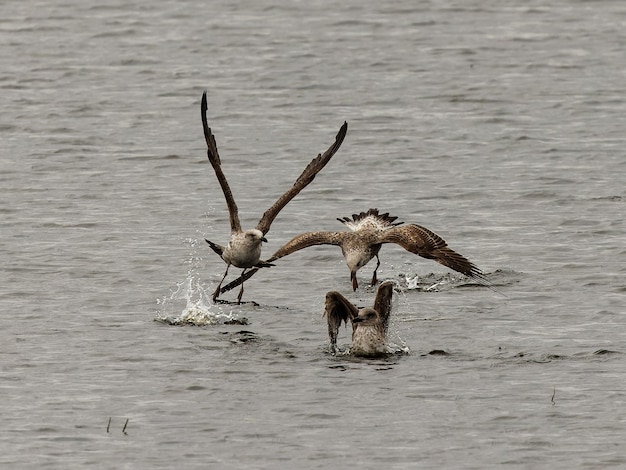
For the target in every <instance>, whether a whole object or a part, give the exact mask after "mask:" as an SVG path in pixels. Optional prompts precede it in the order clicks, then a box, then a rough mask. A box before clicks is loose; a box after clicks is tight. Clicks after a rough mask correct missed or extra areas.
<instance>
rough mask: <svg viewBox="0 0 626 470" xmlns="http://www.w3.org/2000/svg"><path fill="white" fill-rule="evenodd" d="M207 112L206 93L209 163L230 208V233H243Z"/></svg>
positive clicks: (203, 107)
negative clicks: (208, 121) (208, 122)
mask: <svg viewBox="0 0 626 470" xmlns="http://www.w3.org/2000/svg"><path fill="white" fill-rule="evenodd" d="M206 111H207V103H206V91H205V92H204V93H202V103H201V104H200V114H201V116H202V128H203V130H204V139H205V140H206V145H207V155H208V157H209V162H211V166H212V167H213V170H214V171H215V176H217V181H219V183H220V186H221V187H222V192H223V193H224V197H225V198H226V205H227V206H228V216H229V219H230V231H231V232H232V233H235V232H241V224H240V223H239V215H238V210H237V204H235V199H234V198H233V193H232V192H231V190H230V186H228V181H226V176H224V172H222V162H221V161H220V155H219V153H218V152H217V143H216V142H215V137H213V133H212V132H211V128H210V127H209V125H208V124H207V119H206Z"/></svg>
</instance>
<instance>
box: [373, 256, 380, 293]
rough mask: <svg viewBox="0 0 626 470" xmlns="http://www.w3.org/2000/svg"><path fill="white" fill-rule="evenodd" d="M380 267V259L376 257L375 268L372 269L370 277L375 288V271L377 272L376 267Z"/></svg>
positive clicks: (376, 279) (376, 280)
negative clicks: (372, 272)
mask: <svg viewBox="0 0 626 470" xmlns="http://www.w3.org/2000/svg"><path fill="white" fill-rule="evenodd" d="M379 266H380V258H379V257H378V255H376V267H375V268H374V275H373V276H372V285H373V286H375V285H376V283H377V282H378V278H377V277H376V271H378V267H379Z"/></svg>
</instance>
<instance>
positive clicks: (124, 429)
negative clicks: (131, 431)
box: [122, 418, 130, 435]
mask: <svg viewBox="0 0 626 470" xmlns="http://www.w3.org/2000/svg"><path fill="white" fill-rule="evenodd" d="M129 419H130V418H126V422H125V423H124V427H123V428H122V433H124V434H126V426H128V420H129ZM126 435H128V434H126Z"/></svg>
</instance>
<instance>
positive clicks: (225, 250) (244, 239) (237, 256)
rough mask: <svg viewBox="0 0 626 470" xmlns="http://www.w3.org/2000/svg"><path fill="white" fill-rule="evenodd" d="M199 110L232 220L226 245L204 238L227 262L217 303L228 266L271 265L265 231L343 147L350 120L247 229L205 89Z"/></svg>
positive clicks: (218, 289) (209, 151)
mask: <svg viewBox="0 0 626 470" xmlns="http://www.w3.org/2000/svg"><path fill="white" fill-rule="evenodd" d="M200 110H201V115H202V127H203V129H204V138H205V139H206V143H207V155H208V157H209V162H211V166H212V167H213V170H214V171H215V176H217V180H218V182H219V184H220V186H221V188H222V192H223V193H224V197H225V199H226V205H227V207H228V214H229V219H230V241H229V242H228V244H227V245H226V246H222V245H218V244H217V243H213V242H211V241H209V240H206V239H205V240H206V242H207V243H208V244H209V246H210V247H211V248H212V249H213V251H215V253H217V254H218V255H219V256H220V257H221V258H222V259H223V260H224V262H225V263H226V271H225V272H224V276H223V277H222V280H221V281H220V283H219V284H218V286H217V288H216V289H215V292H214V293H213V301H214V302H215V301H216V300H217V298H218V296H219V294H220V288H221V286H222V282H224V279H225V278H226V275H227V274H228V269H229V268H230V266H231V265H233V266H235V267H237V268H242V269H243V272H242V275H245V274H246V270H247V269H249V268H252V267H255V266H256V267H267V266H271V264H270V263H269V262H265V261H261V244H262V242H265V241H267V239H266V238H265V234H266V233H267V232H268V231H269V229H270V226H271V224H272V222H273V221H274V219H275V218H276V216H277V215H278V213H279V212H280V211H281V210H282V208H283V207H285V206H286V205H287V203H288V202H289V201H291V200H292V199H293V198H294V197H295V196H296V195H297V194H298V193H299V192H300V191H302V190H303V189H304V188H305V187H306V186H307V185H309V184H310V183H311V182H312V181H313V179H314V178H315V175H317V173H319V171H320V170H321V169H322V168H324V166H326V164H327V163H328V162H329V161H330V159H331V158H332V156H333V155H334V154H335V153H336V152H337V150H339V147H341V143H342V142H343V139H344V137H345V136H346V132H347V130H348V123H347V122H344V124H343V126H341V129H339V132H338V133H337V137H336V138H335V142H334V143H333V144H332V145H331V146H330V147H329V148H328V150H326V152H324V153H323V154H319V155H318V156H317V157H316V158H314V159H313V160H311V162H310V163H309V164H308V165H307V167H306V168H305V169H304V171H303V172H302V174H301V175H300V176H299V177H298V179H296V181H295V183H294V184H293V186H292V187H291V188H289V190H287V192H285V193H284V194H283V195H282V196H280V197H279V198H278V200H277V201H276V202H275V203H274V204H273V205H272V206H271V207H270V208H269V209H268V210H266V211H265V213H264V214H263V216H262V217H261V220H259V223H258V224H257V226H256V228H253V229H250V230H245V231H244V230H242V228H241V224H240V222H239V215H238V209H237V204H236V203H235V199H234V198H233V194H232V192H231V190H230V187H229V186H228V181H227V180H226V177H225V176H224V172H223V171H222V163H221V160H220V156H219V153H218V151H217V143H216V142H215V137H214V136H213V133H212V132H211V128H210V127H209V126H208V124H207V118H206V112H207V99H206V91H205V92H204V93H203V94H202V102H201V105H200ZM240 284H241V289H240V291H239V295H238V297H237V303H241V296H242V295H243V281H242V282H241V283H240Z"/></svg>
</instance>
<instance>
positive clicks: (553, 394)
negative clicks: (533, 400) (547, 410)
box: [550, 387, 556, 406]
mask: <svg viewBox="0 0 626 470" xmlns="http://www.w3.org/2000/svg"><path fill="white" fill-rule="evenodd" d="M555 396H556V387H554V389H553V390H552V398H551V399H550V401H551V402H552V406H554V405H556V402H555V401H554V397H555Z"/></svg>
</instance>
